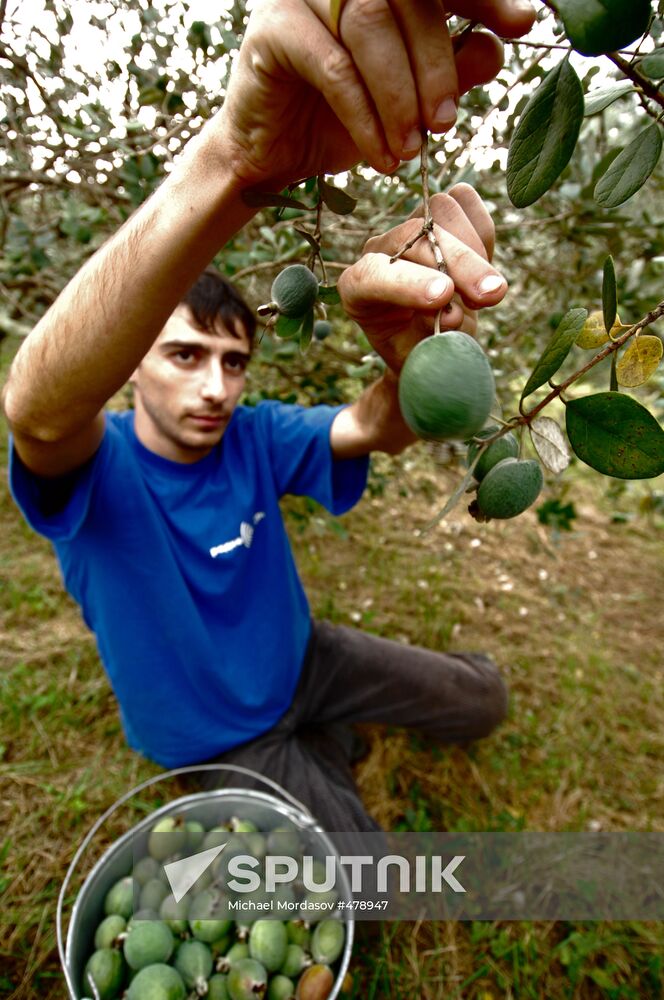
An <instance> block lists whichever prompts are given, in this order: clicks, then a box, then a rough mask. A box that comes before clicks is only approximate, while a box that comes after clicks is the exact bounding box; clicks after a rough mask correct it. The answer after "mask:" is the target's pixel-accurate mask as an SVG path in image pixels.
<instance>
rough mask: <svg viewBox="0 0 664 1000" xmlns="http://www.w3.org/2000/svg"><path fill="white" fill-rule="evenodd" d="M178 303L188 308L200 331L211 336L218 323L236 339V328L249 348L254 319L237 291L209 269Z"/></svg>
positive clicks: (254, 324) (206, 269)
mask: <svg viewBox="0 0 664 1000" xmlns="http://www.w3.org/2000/svg"><path fill="white" fill-rule="evenodd" d="M182 303H183V304H184V305H187V306H189V308H190V310H191V313H192V316H193V317H194V319H195V321H196V323H198V325H199V326H200V327H201V328H202V329H204V330H210V331H212V332H214V326H215V323H216V321H217V320H221V321H222V323H223V324H224V326H225V327H226V329H227V330H228V332H229V333H231V334H232V335H233V336H234V337H239V336H240V331H239V330H238V324H239V325H240V327H241V328H242V330H243V332H244V333H245V334H246V336H247V339H248V341H249V345H250V346H251V345H252V343H253V338H254V333H255V332H256V317H255V316H254V314H253V312H252V311H251V309H250V308H249V306H248V305H247V303H246V302H245V301H244V299H243V298H242V296H241V295H240V293H239V292H238V291H237V289H236V288H234V287H233V285H231V283H230V281H227V280H226V278H224V277H222V275H221V274H219V272H218V271H217V269H216V268H215V267H212V265H210V267H206V268H205V270H204V271H203V273H202V274H201V275H199V277H198V278H197V279H196V281H195V282H194V284H193V285H192V286H191V288H190V289H189V291H188V292H187V294H186V295H185V296H184V298H183V299H182Z"/></svg>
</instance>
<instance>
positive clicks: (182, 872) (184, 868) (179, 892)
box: [164, 841, 228, 903]
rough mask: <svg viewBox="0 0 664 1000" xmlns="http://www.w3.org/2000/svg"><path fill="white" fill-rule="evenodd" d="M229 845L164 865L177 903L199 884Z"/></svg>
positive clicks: (212, 848) (222, 845)
mask: <svg viewBox="0 0 664 1000" xmlns="http://www.w3.org/2000/svg"><path fill="white" fill-rule="evenodd" d="M227 843H228V841H226V843H224V844H221V845H220V846H219V847H211V848H210V849H209V850H208V851H199V853H198V854H190V855H189V857H188V858H181V859H180V860H179V861H171V862H170V863H169V864H167V865H164V871H165V872H166V878H167V879H168V881H169V884H170V887H171V891H172V893H173V897H174V899H175V902H176V903H179V902H180V900H181V899H182V898H183V897H184V896H186V894H187V893H188V892H189V890H190V889H191V887H192V885H193V884H194V882H197V881H198V879H199V878H200V877H201V875H202V874H203V872H204V871H206V870H207V869H208V868H209V867H210V865H211V864H212V862H213V861H214V859H215V858H216V857H217V856H218V855H219V854H221V852H222V851H223V849H224V847H225V846H226V844H227Z"/></svg>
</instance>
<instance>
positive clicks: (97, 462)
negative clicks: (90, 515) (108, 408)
mask: <svg viewBox="0 0 664 1000" xmlns="http://www.w3.org/2000/svg"><path fill="white" fill-rule="evenodd" d="M110 449H111V443H110V440H109V430H108V425H107V428H106V432H105V434H104V437H103V439H102V442H101V444H100V446H99V448H98V449H97V451H96V452H95V454H94V455H93V456H92V458H90V459H89V460H88V461H87V462H86V463H85V464H84V465H82V466H81V467H80V468H79V469H76V470H75V471H74V472H70V473H67V474H66V475H64V476H58V477H56V478H50V477H49V478H45V477H44V476H38V475H37V474H36V473H34V472H32V471H31V470H30V469H28V467H27V466H26V465H25V464H24V463H23V462H22V460H21V458H20V456H19V454H18V452H17V451H16V446H15V444H14V441H13V438H12V437H11V436H10V439H9V488H10V490H11V494H12V496H13V498H14V500H15V502H16V504H17V506H18V508H19V510H20V511H21V513H22V514H23V516H24V517H25V519H26V521H27V522H28V524H29V525H30V527H31V528H33V529H34V530H35V531H36V532H38V533H39V534H40V535H44V536H45V537H46V538H49V539H50V540H51V541H54V542H55V541H62V542H67V541H71V539H73V538H74V537H75V536H76V535H77V534H78V532H79V531H80V528H81V525H82V524H83V522H84V521H85V518H86V515H87V512H88V509H89V507H90V500H91V497H92V493H93V490H94V486H95V483H96V482H97V480H98V479H99V477H100V476H101V474H102V470H103V468H104V467H105V465H106V463H107V461H108V454H109V451H110Z"/></svg>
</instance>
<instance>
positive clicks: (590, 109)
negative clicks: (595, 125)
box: [583, 80, 634, 118]
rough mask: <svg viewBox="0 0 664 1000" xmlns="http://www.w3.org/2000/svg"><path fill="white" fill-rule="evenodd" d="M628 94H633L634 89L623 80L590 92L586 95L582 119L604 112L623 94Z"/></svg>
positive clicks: (627, 81) (628, 82)
mask: <svg viewBox="0 0 664 1000" xmlns="http://www.w3.org/2000/svg"><path fill="white" fill-rule="evenodd" d="M630 93H632V94H633V93H634V87H633V86H632V84H631V82H630V81H629V80H623V81H622V83H613V84H611V86H609V87H600V88H599V90H591V91H590V93H589V94H586V98H585V110H584V112H583V115H584V118H589V117H590V115H596V114H598V112H600V111H604V108H608V106H609V105H610V104H613V102H614V101H617V100H618V98H619V97H624V95H625V94H630Z"/></svg>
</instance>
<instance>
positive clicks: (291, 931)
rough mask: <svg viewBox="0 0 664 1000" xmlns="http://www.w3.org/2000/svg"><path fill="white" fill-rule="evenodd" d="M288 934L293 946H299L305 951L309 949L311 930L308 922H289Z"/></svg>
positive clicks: (287, 925) (287, 926)
mask: <svg viewBox="0 0 664 1000" xmlns="http://www.w3.org/2000/svg"><path fill="white" fill-rule="evenodd" d="M286 933H287V934H288V940H289V942H290V943H291V944H299V946H300V948H304V950H305V951H307V950H308V949H309V943H310V941H311V930H310V929H309V924H308V923H307V921H306V920H297V919H296V920H289V921H288V923H287V924H286Z"/></svg>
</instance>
